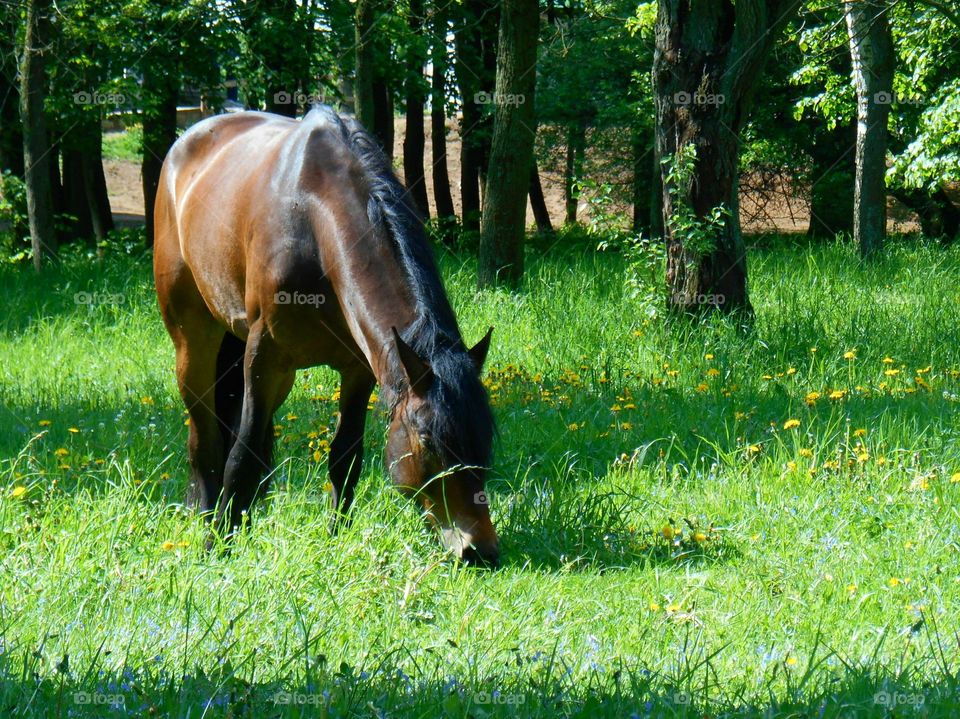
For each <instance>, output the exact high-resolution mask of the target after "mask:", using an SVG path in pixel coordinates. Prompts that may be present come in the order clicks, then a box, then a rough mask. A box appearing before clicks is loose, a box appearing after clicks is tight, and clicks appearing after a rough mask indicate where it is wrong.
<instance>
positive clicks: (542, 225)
mask: <svg viewBox="0 0 960 719" xmlns="http://www.w3.org/2000/svg"><path fill="white" fill-rule="evenodd" d="M530 207H531V209H532V210H533V219H534V220H536V223H537V232H540V233H553V223H552V222H551V221H550V212H549V211H548V210H547V201H546V199H544V197H543V185H541V184H540V170H539V168H538V167H537V161H536V159H534V160H533V161H532V162H531V163H530Z"/></svg>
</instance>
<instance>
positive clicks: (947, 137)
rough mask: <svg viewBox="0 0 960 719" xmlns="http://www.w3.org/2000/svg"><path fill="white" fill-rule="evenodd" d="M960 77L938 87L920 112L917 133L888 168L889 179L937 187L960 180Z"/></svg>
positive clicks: (917, 186)
mask: <svg viewBox="0 0 960 719" xmlns="http://www.w3.org/2000/svg"><path fill="white" fill-rule="evenodd" d="M958 127H960V80H953V81H952V82H950V83H948V84H946V85H944V86H943V87H942V88H940V90H939V91H938V93H937V95H936V97H935V98H934V100H933V102H932V103H931V104H930V106H929V107H927V108H926V109H925V110H924V112H923V114H922V115H921V116H920V119H919V122H918V123H917V127H916V131H915V132H916V137H915V138H914V139H913V140H912V141H911V142H910V144H908V145H907V147H906V149H905V150H904V151H903V152H902V153H900V154H899V155H898V156H897V157H896V158H895V160H894V163H893V166H892V167H891V168H890V169H889V170H888V174H887V176H888V178H889V180H890V181H893V182H896V183H898V184H901V185H903V186H904V187H914V188H926V189H929V190H935V189H936V188H938V187H941V186H943V185H944V184H946V183H957V182H960V135H958V133H957V128H958Z"/></svg>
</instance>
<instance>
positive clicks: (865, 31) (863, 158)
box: [843, 0, 894, 257]
mask: <svg viewBox="0 0 960 719" xmlns="http://www.w3.org/2000/svg"><path fill="white" fill-rule="evenodd" d="M843 7H844V14H845V15H846V19H847V35H848V36H849V38H850V57H851V59H852V60H853V83H854V88H855V90H856V93H857V158H856V161H857V170H856V181H855V184H854V196H853V237H854V240H855V241H856V243H857V245H858V246H859V247H860V255H861V256H862V257H869V256H871V255H873V254H874V253H876V252H878V251H879V250H880V249H881V248H882V247H883V240H884V237H885V236H886V232H887V187H886V179H885V177H886V172H887V162H886V160H887V118H888V117H889V115H890V103H891V102H892V101H893V65H894V56H893V39H892V37H891V35H890V25H889V23H888V22H887V8H888V4H887V0H857V1H856V2H846V3H844V6H843Z"/></svg>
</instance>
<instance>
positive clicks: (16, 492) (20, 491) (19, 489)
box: [10, 486, 27, 499]
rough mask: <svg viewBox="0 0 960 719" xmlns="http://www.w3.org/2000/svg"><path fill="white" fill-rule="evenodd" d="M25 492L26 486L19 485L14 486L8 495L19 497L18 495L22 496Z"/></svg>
mask: <svg viewBox="0 0 960 719" xmlns="http://www.w3.org/2000/svg"><path fill="white" fill-rule="evenodd" d="M26 493H27V488H26V487H22V486H21V487H14V488H13V490H12V491H11V492H10V496H11V497H13V498H14V499H19V498H20V497H22V496H23V495H25V494H26Z"/></svg>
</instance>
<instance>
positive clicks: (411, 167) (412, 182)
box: [403, 0, 430, 217]
mask: <svg viewBox="0 0 960 719" xmlns="http://www.w3.org/2000/svg"><path fill="white" fill-rule="evenodd" d="M423 16H424V8H423V0H410V7H409V9H408V18H407V22H408V24H409V28H410V34H409V36H408V37H407V77H406V81H405V85H406V95H407V97H406V105H407V122H406V133H405V134H404V137H403V177H404V179H405V180H406V183H407V188H408V189H409V192H410V197H411V199H412V200H413V203H414V204H415V205H416V206H417V209H419V210H420V213H421V214H422V215H423V216H424V217H429V216H430V205H429V203H428V201H427V185H426V180H425V178H424V176H423V151H424V146H425V140H424V135H423V105H424V102H425V101H426V90H425V87H424V79H423V66H424V64H425V61H426V57H425V56H426V45H425V44H424V37H423Z"/></svg>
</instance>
